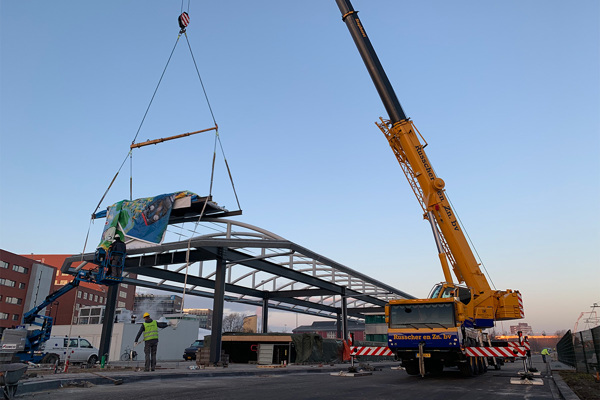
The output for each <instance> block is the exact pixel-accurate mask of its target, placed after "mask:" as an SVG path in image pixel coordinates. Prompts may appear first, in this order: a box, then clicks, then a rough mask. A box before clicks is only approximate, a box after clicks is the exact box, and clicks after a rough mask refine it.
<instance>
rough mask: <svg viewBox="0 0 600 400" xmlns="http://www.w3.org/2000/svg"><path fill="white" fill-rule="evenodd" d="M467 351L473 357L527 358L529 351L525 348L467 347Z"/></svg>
mask: <svg viewBox="0 0 600 400" xmlns="http://www.w3.org/2000/svg"><path fill="white" fill-rule="evenodd" d="M465 351H466V353H467V355H468V356H471V357H525V356H526V355H527V351H526V350H525V348H523V347H516V346H510V347H467V348H465Z"/></svg>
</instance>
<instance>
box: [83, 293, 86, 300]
mask: <svg viewBox="0 0 600 400" xmlns="http://www.w3.org/2000/svg"><path fill="white" fill-rule="evenodd" d="M83 299H84V300H87V292H83Z"/></svg>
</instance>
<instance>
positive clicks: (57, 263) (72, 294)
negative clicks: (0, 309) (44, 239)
mask: <svg viewBox="0 0 600 400" xmlns="http://www.w3.org/2000/svg"><path fill="white" fill-rule="evenodd" d="M24 257H27V258H29V259H31V260H34V261H36V262H39V263H43V264H47V265H50V266H52V267H54V269H55V271H56V275H55V278H54V279H53V282H52V292H54V291H56V290H58V289H60V288H61V287H63V286H64V285H66V284H67V283H69V282H71V281H72V280H73V276H72V275H69V274H63V273H62V272H61V271H60V268H61V267H62V265H63V263H64V261H65V259H67V258H68V257H71V254H29V255H24ZM132 277H135V275H132ZM107 294H108V286H103V285H97V284H94V283H88V282H81V283H80V284H79V286H78V287H76V288H74V289H72V290H71V291H69V292H67V293H66V294H64V295H62V296H61V297H60V298H58V299H57V300H56V301H55V302H54V303H52V304H51V305H50V306H48V307H47V309H48V315H49V316H51V317H52V318H54V324H55V325H70V324H71V323H73V324H77V323H78V317H79V309H80V308H81V307H93V306H104V305H106V300H107V299H106V297H107ZM134 301H135V286H133V285H128V284H126V283H121V284H119V290H118V295H117V303H116V304H115V307H116V308H117V309H126V310H133V306H134Z"/></svg>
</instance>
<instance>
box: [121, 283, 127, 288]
mask: <svg viewBox="0 0 600 400" xmlns="http://www.w3.org/2000/svg"><path fill="white" fill-rule="evenodd" d="M121 287H122V288H123V289H127V288H128V287H129V285H128V284H126V283H121Z"/></svg>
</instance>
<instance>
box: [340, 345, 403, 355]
mask: <svg viewBox="0 0 600 400" xmlns="http://www.w3.org/2000/svg"><path fill="white" fill-rule="evenodd" d="M350 353H351V354H352V355H353V356H385V357H393V356H394V353H393V352H392V351H391V350H390V349H388V348H387V347H358V346H352V347H350Z"/></svg>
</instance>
